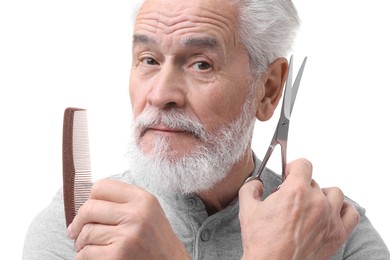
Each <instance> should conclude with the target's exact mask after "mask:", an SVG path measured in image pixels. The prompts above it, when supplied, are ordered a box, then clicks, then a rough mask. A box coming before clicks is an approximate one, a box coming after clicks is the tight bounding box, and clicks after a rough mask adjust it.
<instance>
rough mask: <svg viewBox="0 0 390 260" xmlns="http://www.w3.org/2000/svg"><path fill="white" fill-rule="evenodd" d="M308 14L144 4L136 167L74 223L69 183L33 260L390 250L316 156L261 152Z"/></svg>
mask: <svg viewBox="0 0 390 260" xmlns="http://www.w3.org/2000/svg"><path fill="white" fill-rule="evenodd" d="M298 24H299V19H298V16H297V13H296V10H295V8H294V6H293V3H292V2H291V1H290V0H267V1H265V0H257V1H251V0H192V1H187V0H145V1H144V2H143V4H142V6H141V7H140V9H139V11H138V13H137V15H136V19H135V24H134V36H133V63H132V69H131V77H130V97H131V103H132V112H133V114H134V131H133V136H132V137H133V138H132V142H131V145H130V146H131V148H130V157H131V163H130V167H129V171H128V172H125V173H124V174H122V175H119V176H113V177H112V178H109V179H105V180H101V181H98V182H97V183H95V185H94V186H93V188H92V192H91V195H90V199H89V200H88V201H87V202H86V203H85V204H84V205H83V206H82V207H81V208H80V210H79V212H78V215H77V216H76V217H75V219H74V221H73V222H72V224H71V225H70V226H69V227H68V230H66V228H65V220H64V213H63V198H62V193H61V191H60V192H59V193H58V194H57V196H56V197H55V198H54V200H53V202H52V203H51V204H50V205H49V206H48V207H47V208H46V209H44V210H43V211H42V213H40V214H39V215H38V216H37V218H36V219H35V220H34V221H33V223H32V224H31V227H30V230H29V232H28V235H27V238H26V243H25V251H24V258H25V259H73V258H75V257H76V259H191V258H192V259H239V258H242V259H330V258H332V259H389V258H390V255H389V252H388V249H387V248H386V245H385V244H384V243H383V241H382V239H381V238H380V236H379V235H378V233H377V232H376V231H375V229H374V228H373V227H372V225H371V224H370V222H369V220H368V219H367V218H366V216H365V215H364V210H363V209H362V208H361V207H359V206H358V205H357V204H355V203H353V202H352V201H350V200H347V199H345V198H344V195H343V193H342V192H341V190H340V189H338V188H326V189H321V188H320V187H319V185H318V184H317V183H316V182H315V181H314V180H312V167H311V164H310V162H309V161H307V160H305V159H299V160H296V161H293V162H291V163H289V164H288V165H287V169H286V172H287V178H286V180H285V182H284V183H283V184H282V185H281V187H280V189H279V190H278V191H277V192H272V190H273V189H274V188H275V187H277V186H278V185H279V184H280V183H281V177H280V176H279V175H276V174H274V173H273V172H271V171H270V170H268V169H267V170H266V171H265V172H264V173H263V175H262V182H260V181H251V182H248V183H246V184H244V185H243V183H244V182H245V180H246V179H247V178H248V177H249V176H251V175H252V174H253V173H254V172H256V169H257V168H258V167H259V160H258V159H257V158H256V156H255V155H254V154H253V152H252V149H251V138H252V133H253V127H254V124H255V121H256V119H258V120H260V121H266V120H268V119H269V118H271V116H272V115H273V112H274V111H275V108H276V107H277V105H278V102H279V100H280V97H281V95H282V91H283V85H284V82H285V79H286V72H287V67H288V62H287V60H286V59H285V58H284V56H286V55H287V53H288V51H289V49H290V47H291V45H292V42H293V38H294V32H295V30H296V28H297V27H298Z"/></svg>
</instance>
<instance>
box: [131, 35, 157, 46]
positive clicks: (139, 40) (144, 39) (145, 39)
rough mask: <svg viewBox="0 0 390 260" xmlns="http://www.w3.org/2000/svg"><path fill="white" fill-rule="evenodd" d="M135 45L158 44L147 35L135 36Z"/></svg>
mask: <svg viewBox="0 0 390 260" xmlns="http://www.w3.org/2000/svg"><path fill="white" fill-rule="evenodd" d="M134 43H144V44H154V45H155V44H157V41H156V40H155V39H153V38H150V37H149V36H147V35H145V34H134V35H133V44H134Z"/></svg>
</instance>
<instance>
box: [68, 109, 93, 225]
mask: <svg viewBox="0 0 390 260" xmlns="http://www.w3.org/2000/svg"><path fill="white" fill-rule="evenodd" d="M62 177H63V189H64V208H65V220H66V226H69V225H70V223H72V221H73V218H74V217H75V216H76V214H77V211H78V210H79V208H80V207H81V205H83V204H84V202H85V201H86V200H87V199H88V198H89V194H90V191H91V187H92V178H91V163H90V155H89V141H88V122H87V110H85V109H82V108H72V107H69V108H66V109H65V112H64V125H63V139H62Z"/></svg>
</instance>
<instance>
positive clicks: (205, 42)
mask: <svg viewBox="0 0 390 260" xmlns="http://www.w3.org/2000/svg"><path fill="white" fill-rule="evenodd" d="M136 43H143V44H153V45H157V41H156V40H155V39H153V38H151V37H149V36H148V35H145V34H134V35H133V44H136ZM182 44H183V45H184V46H187V47H203V48H208V49H217V48H218V47H219V46H218V42H217V40H216V39H215V38H213V37H190V38H186V39H184V40H183V41H182Z"/></svg>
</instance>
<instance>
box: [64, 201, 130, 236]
mask: <svg viewBox="0 0 390 260" xmlns="http://www.w3.org/2000/svg"><path fill="white" fill-rule="evenodd" d="M124 207H126V205H125V204H117V203H113V202H109V201H104V200H93V199H89V200H87V201H86V202H85V203H84V205H82V206H81V207H80V209H79V211H78V213H77V215H76V216H75V218H74V219H73V222H72V223H71V224H70V225H69V227H68V237H69V238H70V239H75V238H76V237H77V236H78V235H79V233H80V232H81V229H82V228H83V226H84V225H85V224H87V223H100V224H105V225H117V224H118V222H119V221H120V213H121V212H122V211H123V210H124Z"/></svg>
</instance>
